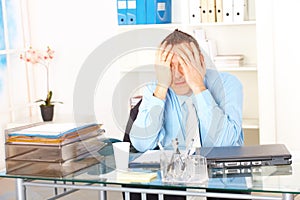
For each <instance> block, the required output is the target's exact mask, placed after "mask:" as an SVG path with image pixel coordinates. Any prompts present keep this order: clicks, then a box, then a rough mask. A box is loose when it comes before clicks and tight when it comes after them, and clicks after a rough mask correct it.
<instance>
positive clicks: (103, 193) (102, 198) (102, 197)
mask: <svg viewBox="0 0 300 200" xmlns="http://www.w3.org/2000/svg"><path fill="white" fill-rule="evenodd" d="M100 186H105V185H104V184H100ZM106 199H107V192H106V191H105V190H100V191H99V200H106Z"/></svg>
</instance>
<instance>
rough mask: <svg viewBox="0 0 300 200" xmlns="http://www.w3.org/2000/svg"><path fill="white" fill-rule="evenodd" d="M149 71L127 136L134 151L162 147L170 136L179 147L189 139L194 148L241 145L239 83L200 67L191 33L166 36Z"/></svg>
mask: <svg viewBox="0 0 300 200" xmlns="http://www.w3.org/2000/svg"><path fill="white" fill-rule="evenodd" d="M155 70H156V75H157V82H155V83H152V84H149V85H148V86H147V87H146V89H145V92H144V95H143V100H142V103H141V105H140V107H139V113H138V115H137V118H136V120H135V121H134V123H133V126H132V128H131V131H130V134H129V135H130V140H131V142H132V145H133V146H134V147H135V149H137V150H138V151H140V152H144V151H146V150H148V149H154V148H155V147H156V146H157V144H158V142H160V143H161V144H162V145H163V146H165V147H166V146H169V145H170V144H171V143H172V140H173V139H175V138H178V140H179V145H181V146H186V145H188V144H189V143H190V141H191V140H192V139H193V140H195V144H196V146H237V145H243V142H244V137H243V131H242V103H243V91H242V90H243V88H242V85H241V83H240V81H239V80H238V79H237V78H236V77H235V76H233V75H230V74H229V73H224V72H223V73H222V72H218V71H216V70H214V69H206V61H205V60H204V55H203V52H201V50H200V47H199V44H198V43H197V41H196V40H195V39H194V38H193V37H192V36H191V35H189V34H187V33H184V32H182V31H179V30H177V29H176V30H175V31H174V32H172V33H171V34H170V35H168V36H167V37H166V38H165V39H164V40H163V41H162V43H161V44H160V47H159V49H158V51H157V55H156V63H155ZM188 102H191V103H188Z"/></svg>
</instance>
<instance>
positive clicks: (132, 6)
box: [126, 0, 137, 25]
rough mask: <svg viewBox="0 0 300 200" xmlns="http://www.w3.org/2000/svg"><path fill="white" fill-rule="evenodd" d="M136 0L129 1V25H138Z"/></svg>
mask: <svg viewBox="0 0 300 200" xmlns="http://www.w3.org/2000/svg"><path fill="white" fill-rule="evenodd" d="M136 14H137V10H136V0H127V16H126V17H127V25H130V24H136Z"/></svg>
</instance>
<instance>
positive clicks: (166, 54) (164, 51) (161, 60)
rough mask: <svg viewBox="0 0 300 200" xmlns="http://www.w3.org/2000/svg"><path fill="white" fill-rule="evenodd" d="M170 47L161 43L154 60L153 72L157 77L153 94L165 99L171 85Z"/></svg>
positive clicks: (171, 56)
mask: <svg viewBox="0 0 300 200" xmlns="http://www.w3.org/2000/svg"><path fill="white" fill-rule="evenodd" d="M171 50H172V45H166V42H165V43H163V44H162V45H161V46H160V47H159V49H158V51H157V53H156V60H155V72H156V77H157V81H158V84H157V87H156V89H155V92H154V96H156V97H158V98H160V99H165V98H166V95H167V91H168V88H169V87H170V85H171V83H172V72H171V67H170V66H171V61H172V58H173V55H174V54H173V52H172V51H171Z"/></svg>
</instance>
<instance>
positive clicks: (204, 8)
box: [200, 0, 209, 23]
mask: <svg viewBox="0 0 300 200" xmlns="http://www.w3.org/2000/svg"><path fill="white" fill-rule="evenodd" d="M208 1H209V0H201V1H200V11H201V22H202V23H207V22H208Z"/></svg>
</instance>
